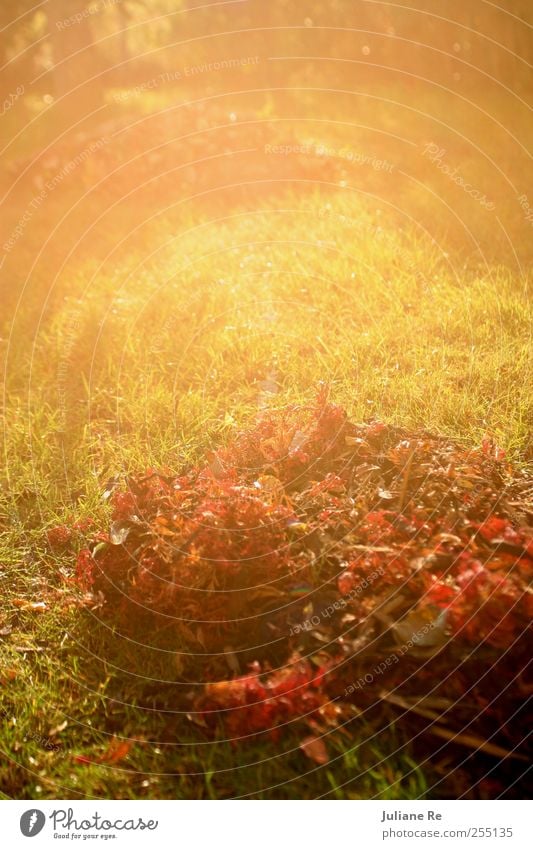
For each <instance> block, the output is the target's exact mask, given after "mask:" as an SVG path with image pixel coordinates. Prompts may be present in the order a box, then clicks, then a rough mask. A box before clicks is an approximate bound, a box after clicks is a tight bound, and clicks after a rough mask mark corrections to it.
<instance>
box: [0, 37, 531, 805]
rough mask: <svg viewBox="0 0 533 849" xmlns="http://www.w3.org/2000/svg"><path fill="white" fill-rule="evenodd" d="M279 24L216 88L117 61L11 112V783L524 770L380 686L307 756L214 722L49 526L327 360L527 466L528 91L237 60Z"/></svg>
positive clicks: (264, 794) (6, 292)
mask: <svg viewBox="0 0 533 849" xmlns="http://www.w3.org/2000/svg"><path fill="white" fill-rule="evenodd" d="M303 37H304V36H302V38H303ZM253 47H254V49H255V47H256V45H255V44H254V45H253ZM276 47H279V45H277V44H270V43H268V44H267V45H265V50H264V52H263V54H262V55H261V56H260V58H259V60H258V62H257V63H256V64H255V65H254V66H251V67H249V66H246V67H243V68H242V69H240V70H237V71H235V72H234V76H232V77H231V85H230V84H229V83H228V81H227V80H226V79H224V75H223V72H222V71H220V72H219V73H215V72H214V71H212V72H205V73H203V74H202V75H201V79H200V75H199V74H198V75H197V76H196V77H194V78H193V79H192V80H190V81H189V80H187V79H185V80H181V81H180V82H172V83H169V82H164V83H163V82H162V83H161V84H158V85H157V86H154V87H153V89H152V88H151V89H148V88H146V87H145V88H144V89H143V90H139V86H140V85H141V83H142V79H141V80H137V79H136V80H133V81H132V82H131V84H130V85H127V84H125V83H124V81H122V84H119V82H115V85H113V86H109V87H108V88H106V90H105V97H104V99H103V101H102V103H101V105H100V106H99V107H98V109H97V110H96V111H95V112H93V114H92V115H90V116H89V117H88V118H84V119H83V120H80V121H79V122H78V123H77V125H76V127H75V128H74V129H72V128H71V127H69V128H68V129H67V130H66V131H64V132H63V131H62V130H61V127H59V129H58V128H56V124H55V123H54V121H55V113H54V104H53V103H52V104H49V103H46V102H44V103H43V101H42V99H40V98H38V97H37V96H35V98H34V100H32V99H31V96H30V94H29V93H27V99H28V103H27V105H26V107H25V109H26V112H25V113H24V115H22V113H20V112H18V111H17V110H16V109H15V108H13V109H11V110H10V111H9V112H8V113H6V115H5V124H4V129H3V136H2V147H3V153H2V166H3V167H2V175H1V177H0V191H1V194H2V196H3V203H2V209H3V219H2V238H1V244H2V245H3V248H2V250H3V259H2V265H1V267H0V281H1V286H2V305H3V306H2V323H1V327H0V337H1V339H0V346H1V347H0V350H1V358H2V375H3V395H2V424H3V427H2V445H3V453H2V463H3V468H2V488H1V491H0V581H1V598H2V601H1V608H0V684H1V687H0V713H1V717H2V722H1V723H0V751H1V752H2V753H3V754H2V755H1V759H0V789H1V794H2V797H3V798H34V799H38V798H76V797H86V798H107V797H110V798H124V799H141V798H201V799H221V798H235V797H239V798H240V797H246V798H317V797H320V798H337V799H358V798H376V799H417V798H438V797H445V798H448V797H449V798H458V797H460V796H462V795H465V796H469V797H473V798H491V796H494V795H500V794H505V792H506V784H507V785H508V786H509V793H510V795H513V793H515V794H520V793H521V792H524V791H523V787H524V786H525V785H523V783H522V782H523V781H524V780H525V779H524V778H523V775H525V766H524V764H523V763H521V762H518V765H516V764H515V766H514V770H515V773H514V774H515V775H516V781H517V784H516V786H514V789H513V788H512V786H511V785H512V784H513V782H512V781H511V779H510V778H509V776H508V774H507V773H505V777H503V778H502V777H501V776H500V777H499V778H498V777H496V778H495V777H494V775H493V774H492V768H493V766H494V763H493V761H492V760H491V759H490V757H488V756H486V762H484V761H483V758H484V757H485V755H481V758H482V766H481V767H480V768H479V771H478V772H477V773H476V779H475V780H474V779H473V778H472V773H471V769H470V764H469V763H468V762H467V755H468V751H467V750H464V751H461V750H459V751H458V752H457V751H452V754H450V747H449V746H448V745H447V744H446V743H445V742H444V741H443V740H441V739H438V738H437V737H435V738H434V739H432V740H430V741H429V742H428V740H427V739H426V740H424V741H421V740H420V739H417V737H416V734H415V733H414V732H413V728H412V726H411V725H410V724H409V723H408V722H403V721H402V720H401V719H399V720H396V717H395V715H394V714H393V713H392V712H387V710H385V709H383V710H382V711H381V712H379V711H377V713H376V714H375V715H374V714H372V716H371V717H367V716H366V715H363V716H360V717H358V716H354V717H353V718H352V719H350V721H349V722H346V723H345V724H343V725H342V726H341V727H339V728H334V729H332V730H331V732H330V733H329V735H328V747H329V751H330V759H329V761H328V762H327V763H324V764H319V763H315V762H313V761H312V760H310V759H309V758H307V757H306V756H305V754H304V753H303V752H302V750H301V749H300V740H301V734H300V732H299V731H298V729H293V728H292V727H290V726H289V727H288V728H286V729H285V730H284V732H283V734H282V736H281V737H280V739H277V740H273V739H269V738H268V737H265V736H262V737H261V738H259V739H254V738H252V739H250V740H248V741H246V742H245V743H243V744H242V745H235V744H234V743H232V741H231V740H228V739H226V737H225V734H224V729H223V727H221V728H220V730H219V732H218V733H217V735H216V736H215V738H214V739H213V738H212V737H210V736H209V735H208V734H206V732H205V729H204V728H202V727H201V726H199V725H197V724H195V723H194V722H191V720H190V718H188V717H187V712H186V711H184V710H183V709H182V701H181V696H182V695H183V693H184V692H185V691H186V690H187V688H189V687H191V686H192V685H191V681H188V680H182V678H181V671H182V670H181V668H180V660H179V654H177V653H175V652H172V651H169V650H162V649H160V648H158V647H156V646H154V645H153V643H152V639H151V636H152V635H151V634H149V633H147V634H145V635H143V639H144V644H140V643H139V642H134V641H132V640H131V639H129V638H128V637H127V636H125V635H121V634H120V633H119V632H118V631H117V630H116V629H115V628H114V627H113V624H112V622H109V621H108V620H106V619H105V618H102V617H101V616H100V613H99V609H98V607H97V606H96V605H91V604H85V605H82V606H80V604H79V603H78V602H77V601H76V599H78V600H79V592H78V591H77V590H76V589H75V588H73V585H72V581H71V578H72V575H73V569H74V563H75V559H76V553H77V550H78V549H79V548H81V547H82V545H83V534H82V533H81V532H80V533H79V536H77V537H76V539H75V541H74V543H73V545H72V546H71V547H68V546H67V547H66V548H65V550H56V549H54V548H53V547H51V546H50V544H49V540H48V538H47V531H49V530H50V529H51V528H54V527H56V526H58V525H62V524H67V525H71V524H72V523H73V522H75V521H78V520H83V519H92V520H93V521H94V522H95V524H96V526H97V527H98V528H105V527H106V526H107V525H108V524H109V513H110V509H109V503H108V501H107V500H106V499H105V498H104V497H103V495H104V493H105V491H106V489H108V488H109V485H110V484H109V482H110V481H117V480H119V479H120V480H121V479H123V478H124V476H127V475H129V474H133V473H136V472H142V471H143V470H144V469H148V468H163V467H164V468H166V469H168V470H171V472H172V473H176V472H181V471H184V470H186V469H187V468H189V466H191V464H194V463H196V462H199V461H201V460H202V458H205V457H209V456H210V455H211V452H212V451H213V450H214V449H215V448H218V447H219V446H222V445H225V444H227V443H228V442H230V441H231V440H232V439H233V438H234V437H235V436H236V434H237V433H238V432H239V430H240V429H241V428H245V427H250V426H251V425H253V423H254V422H255V421H257V420H258V419H259V418H260V417H261V415H262V414H263V412H264V411H265V410H273V411H276V410H283V409H284V407H285V406H286V405H287V404H291V403H295V402H296V403H298V402H307V401H310V400H312V398H313V397H314V396H315V395H316V393H317V391H318V388H319V386H320V385H321V384H323V383H327V384H328V385H329V387H330V395H331V398H332V399H333V400H334V401H335V402H336V403H338V404H340V405H342V406H343V407H345V409H346V410H347V412H348V414H349V416H350V418H351V419H352V420H354V421H361V422H363V421H369V420H371V419H376V420H379V421H383V422H385V423H391V424H394V425H401V426H404V427H406V428H412V429H415V430H417V429H418V430H420V429H423V430H425V431H430V432H432V433H439V434H443V435H445V436H449V437H451V438H453V439H454V440H457V441H458V442H459V443H460V444H462V445H464V447H465V448H466V449H468V450H470V449H475V448H476V447H478V446H479V445H481V442H482V440H483V438H484V437H486V436H487V435H489V436H490V437H491V438H493V439H494V440H495V442H496V443H497V444H498V446H500V447H501V448H502V449H503V450H505V452H506V455H507V457H508V458H509V460H510V461H512V462H513V463H514V464H515V465H516V467H517V468H518V469H520V470H522V471H524V472H525V473H527V470H528V468H530V463H531V460H532V458H533V446H532V442H531V422H532V418H533V417H532V392H531V365H532V363H531V301H530V282H531V277H530V268H531V266H530V263H531V221H529V220H528V218H527V210H526V208H525V206H524V204H525V201H523V202H522V204H521V203H520V201H519V198H520V197H522V196H523V195H526V196H527V179H528V176H529V171H528V169H530V167H531V166H530V159H529V156H528V154H527V143H528V120H529V116H528V108H527V103H526V101H527V96H528V92H527V89H525V88H523V87H520V88H517V90H516V91H512V90H510V88H509V86H505V85H503V83H502V84H501V85H500V84H498V80H497V79H495V78H491V81H485V83H484V84H483V83H482V81H481V82H480V80H478V79H468V80H467V81H465V82H464V86H463V87H461V85H462V83H460V82H458V81H457V80H456V79H455V78H454V77H453V75H450V79H449V80H448V82H447V83H446V84H445V83H444V82H442V81H441V82H439V83H434V84H430V83H428V82H424V80H423V79H411V78H408V77H404V78H403V79H402V78H401V75H400V74H398V73H393V72H392V71H390V69H389V70H388V71H385V70H379V69H378V70H375V73H374V75H373V76H370V75H369V76H367V77H365V76H364V75H362V76H357V75H356V76H346V73H347V72H346V71H345V69H343V68H340V67H339V64H340V63H336V62H334V61H333V60H331V61H327V59H326V58H324V59H323V60H322V61H318V60H317V61H315V62H311V61H308V62H304V61H303V60H301V66H300V68H301V73H300V77H299V78H298V77H296V76H295V73H296V72H295V71H294V70H293V69H291V74H292V76H290V75H289V72H288V71H287V76H286V78H285V77H280V78H276V85H272V87H269V86H268V85H264V84H263V80H264V78H263V77H258V78H256V77H254V76H253V75H254V74H256V73H257V74H262V75H265V74H268V68H267V65H268V63H269V62H270V63H271V65H275V64H276V62H275V60H273V59H272V56H276ZM233 50H234V53H233V54H232V53H231V52H228V51H229V48H228V50H226V52H225V53H224V52H222V54H221V55H222V56H224V55H236V56H240V55H241V54H242V55H244V54H245V53H246V54H248V53H249V52H250V53H251V52H253V51H252V48H251V47H249V46H248V45H246V46H245V48H244V49H243V48H241V49H240V51H238V52H235V50H236V46H235V45H233ZM254 55H255V53H254ZM310 55H311V54H310ZM357 55H358V56H359V53H358V54H357ZM269 57H270V58H269ZM208 58H209V57H208ZM215 58H216V57H215ZM280 61H281V60H280ZM278 64H279V63H278ZM288 64H289V61H288V60H287V62H286V63H285V65H288ZM293 64H294V63H293ZM182 65H183V63H181V64H180V67H182ZM357 73H359V72H357ZM354 74H355V71H354ZM369 74H370V72H369ZM145 76H146V78H147V79H148V78H149V75H148V74H147V75H145ZM152 76H153V75H152ZM241 76H242V80H241ZM228 80H229V77H228ZM136 87H137V88H136ZM87 151H89V152H88V153H87ZM83 152H85V155H83V156H82V157H81V158H80V153H83ZM68 163H71V164H70V165H69V167H68V169H67V171H66V172H65V171H64V170H63V169H64V167H65V165H66V164H68ZM72 163H73V164H72ZM454 169H455V171H454ZM458 174H460V175H461V176H462V177H463V178H464V183H463V184H460V183H459V182H458V178H457V175H458ZM465 183H466V184H467V186H468V189H465V188H464V184H465ZM474 195H475V196H474ZM530 197H533V196H532V195H530ZM36 198H37V199H39V198H40V200H37V201H36V200H35V199H36ZM531 203H532V204H533V200H532V201H531ZM17 228H19V229H18V231H17ZM6 246H7V247H6ZM228 674H229V673H228ZM124 741H126V742H128V743H130V744H131V746H129V747H128V748H127V751H126V749H124V750H123V752H121V753H120V756H119V755H118V754H117V755H116V756H115V755H114V754H113V752H115V753H116V751H117V747H119V746H120V745H121V743H123V742H124ZM119 752H120V749H119ZM452 764H453V768H452Z"/></svg>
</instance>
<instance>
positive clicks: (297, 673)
mask: <svg viewBox="0 0 533 849" xmlns="http://www.w3.org/2000/svg"><path fill="white" fill-rule="evenodd" d="M325 673H326V669H325V668H320V669H318V670H314V669H313V668H312V667H311V665H310V664H309V663H308V662H306V661H303V660H301V659H300V658H298V657H294V658H292V659H291V660H290V661H289V663H288V664H287V666H285V667H284V668H283V669H280V670H278V671H276V672H272V673H270V674H269V675H262V674H261V669H260V666H259V664H254V670H253V671H252V672H250V673H249V674H248V675H243V676H241V677H239V678H234V679H233V680H231V681H217V682H216V683H214V684H208V685H207V686H206V687H205V693H204V695H203V696H202V697H201V698H200V699H199V700H198V701H197V703H196V706H195V707H196V709H197V710H199V711H200V712H201V713H202V715H203V716H204V717H205V718H208V717H209V716H210V715H212V714H215V717H216V718H218V717H217V715H218V714H219V713H220V712H222V713H223V716H224V723H225V725H226V728H227V730H228V732H229V733H230V734H231V735H233V736H235V737H241V736H248V735H250V734H256V733H258V732H260V731H270V732H271V734H272V736H274V737H276V736H277V735H278V734H279V726H281V725H284V724H285V723H289V722H291V721H294V720H295V719H301V718H302V717H305V719H306V721H307V722H309V721H312V720H320V719H321V718H325V717H328V716H329V717H330V716H331V710H329V711H328V706H329V705H330V704H331V703H330V700H329V699H328V697H327V696H326V694H325V693H324V692H323V681H324V675H325Z"/></svg>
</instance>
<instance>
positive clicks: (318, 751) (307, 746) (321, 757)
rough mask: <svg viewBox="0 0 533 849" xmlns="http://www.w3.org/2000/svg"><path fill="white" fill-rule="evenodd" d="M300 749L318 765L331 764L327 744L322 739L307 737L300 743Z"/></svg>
mask: <svg viewBox="0 0 533 849" xmlns="http://www.w3.org/2000/svg"><path fill="white" fill-rule="evenodd" d="M300 749H301V750H302V752H303V753H304V754H305V755H307V757H308V758H310V760H312V761H314V762H315V763H316V764H327V763H328V762H329V755H328V751H327V749H326V744H325V743H324V741H323V739H322V738H321V737H313V736H311V737H306V738H305V740H302V742H301V743H300Z"/></svg>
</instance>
